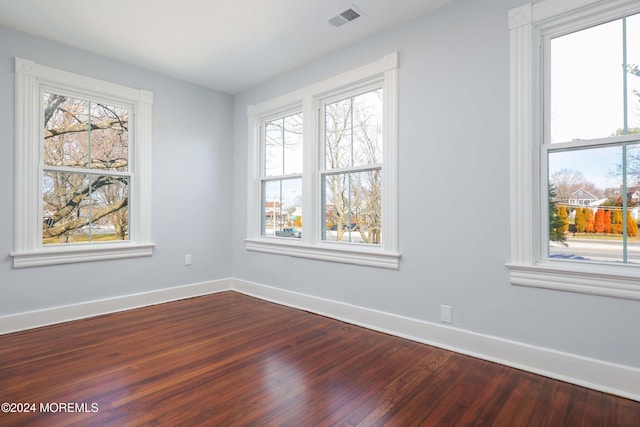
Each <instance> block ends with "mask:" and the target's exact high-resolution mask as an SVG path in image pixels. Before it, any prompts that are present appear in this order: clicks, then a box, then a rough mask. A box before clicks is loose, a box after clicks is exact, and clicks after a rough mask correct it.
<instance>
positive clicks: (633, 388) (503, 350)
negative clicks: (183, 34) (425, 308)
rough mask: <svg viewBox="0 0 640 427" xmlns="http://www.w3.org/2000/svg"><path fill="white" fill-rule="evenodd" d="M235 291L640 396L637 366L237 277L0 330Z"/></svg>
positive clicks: (44, 313) (19, 319)
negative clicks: (480, 332)
mask: <svg viewBox="0 0 640 427" xmlns="http://www.w3.org/2000/svg"><path fill="white" fill-rule="evenodd" d="M227 290H233V291H236V292H240V293H243V294H246V295H250V296H254V297H256V298H260V299H263V300H266V301H271V302H275V303H277V304H281V305H285V306H289V307H294V308H298V309H302V310H306V311H309V312H312V313H317V314H321V315H323V316H327V317H331V318H334V319H337V320H342V321H344V322H347V323H351V324H354V325H358V326H362V327H365V328H368V329H372V330H376V331H380V332H384V333H387V334H390V335H395V336H398V337H402V338H407V339H410V340H412V341H417V342H421V343H424V344H429V345H433V346H435V347H440V348H443V349H446V350H451V351H455V352H457V353H461V354H466V355H469V356H473V357H477V358H479V359H484V360H488V361H491V362H496V363H500V364H503V365H506V366H511V367H514V368H518V369H522V370H524V371H529V372H533V373H535V374H539V375H543V376H546V377H549V378H555V379H558V380H561V381H565V382H568V383H572V384H576V385H580V386H584V387H588V388H591V389H594V390H599V391H603V392H605V393H611V394H615V395H618V396H622V397H626V398H628V399H632V400H636V401H640V382H639V381H637V379H638V378H640V369H638V368H634V367H630V366H624V365H618V364H614V363H609V362H605V361H602V360H597V359H590V358H587V357H583V356H579V355H575V354H569V353H563V352H559V351H556V350H551V349H548V348H543V347H536V346H532V345H529V344H525V343H521V342H517V341H511V340H506V339H502V338H497V337H494V336H490V335H483V334H479V333H476V332H471V331H467V330H464V329H459V328H454V327H450V326H444V325H440V324H436V323H430V322H425V321H422V320H418V319H413V318H409V317H403V316H399V315H395V314H391V313H385V312H382V311H377V310H373V309H370V308H365V307H359V306H355V305H351V304H346V303H343V302H338V301H333V300H328V299H324V298H319V297H315V296H311V295H306V294H301V293H297V292H291V291H287V290H283V289H279V288H274V287H270V286H266V285H262V284H259V283H253V282H248V281H244V280H238V279H221V280H214V281H210V282H202V283H195V284H191V285H184V286H177V287H173V288H168V289H160V290H156V291H151V292H144V293H139V294H133V295H124V296H120V297H115V298H109V299H104V300H97V301H89V302H86V303H82V304H74V305H68V306H62V307H54V308H49V309H45V310H38V311H31V312H26V313H18V314H14V315H8V316H0V334H6V333H11V332H17V331H21V330H25V329H31V328H37V327H40V326H46V325H51V324H55V323H61V322H68V321H71V320H77V319H83V318H87V317H93V316H98V315H101V314H107V313H114V312H118V311H124V310H130V309H134V308H139V307H145V306H149V305H154V304H160V303H164V302H170V301H175V300H179V299H184V298H191V297H195V296H200V295H207V294H212V293H216V292H222V291H227Z"/></svg>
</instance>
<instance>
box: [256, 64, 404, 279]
mask: <svg viewBox="0 0 640 427" xmlns="http://www.w3.org/2000/svg"><path fill="white" fill-rule="evenodd" d="M397 85H398V81H397V54H391V55H387V56H385V57H384V58H382V59H380V60H379V61H376V62H374V63H371V64H368V65H365V66H363V67H361V68H358V69H356V70H352V71H350V72H347V73H344V74H341V75H339V76H336V77H334V78H331V79H328V80H325V81H322V82H319V83H317V84H314V85H312V86H309V87H306V88H304V89H301V90H299V91H296V92H293V93H290V94H286V95H283V96H281V97H279V98H276V99H274V100H271V101H267V102H264V103H261V104H259V105H254V106H251V107H249V109H248V115H249V129H250V132H249V133H250V136H249V147H250V149H249V192H248V197H249V199H248V206H249V209H248V211H249V216H248V223H247V239H246V247H247V249H249V250H253V251H261V252H268V253H277V254H286V255H290V256H297V257H304V258H312V259H320V260H325V261H334V262H342V263H351V264H359V265H367V266H377V267H383V268H398V262H399V254H398V196H397V174H398V171H397V132H398V131H397V114H398V113H397V90H398V89H397Z"/></svg>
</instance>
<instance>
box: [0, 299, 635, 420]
mask: <svg viewBox="0 0 640 427" xmlns="http://www.w3.org/2000/svg"><path fill="white" fill-rule="evenodd" d="M1 402H14V403H16V405H17V404H24V403H27V404H35V405H36V407H35V408H33V406H32V407H31V408H29V409H35V412H29V413H0V425H1V426H48V427H49V426H72V425H77V426H154V425H156V426H209V425H210V426H382V425H385V426H456V425H461V426H471V425H475V426H536V427H539V426H598V427H602V426H640V402H635V401H631V400H627V399H623V398H619V397H615V396H611V395H608V394H605V393H600V392H596V391H593V390H588V389H585V388H582V387H577V386H574V385H570V384H566V383H563V382H560V381H556V380H551V379H548V378H544V377H541V376H537V375H534V374H530V373H527V372H522V371H519V370H516V369H512V368H508V367H504V366H501V365H498V364H494V363H490V362H486V361H483V360H479V359H474V358H472V357H467V356H463V355H460V354H456V353H452V352H449V351H444V350H441V349H437V348H434V347H430V346H427V345H423V344H419V343H415V342H412V341H408V340H404V339H401V338H397V337H393V336H388V335H385V334H381V333H378V332H374V331H370V330H366V329H363V328H359V327H357V326H353V325H349V324H346V323H342V322H339V321H336V320H333V319H328V318H325V317H322V316H317V315H314V314H310V313H307V312H304V311H300V310H295V309H291V308H287V307H283V306H280V305H277V304H272V303H268V302H265V301H261V300H258V299H254V298H250V297H248V296H245V295H241V294H238V293H235V292H223V293H219V294H215V295H210V296H205V297H199V298H192V299H187V300H182V301H176V302H172V303H167V304H161V305H157V306H153V307H146V308H141V309H137V310H131V311H127V312H122V313H115V314H109V315H105V316H99V317H94V318H91V319H85V320H80V321H75V322H69V323H64V324H59V325H53V326H48V327H44V328H38V329H33V330H29V331H23V332H17V333H13V334H8V335H4V336H0V403H1ZM64 404H67V405H66V408H65V406H64ZM42 405H45V406H44V407H42ZM46 405H49V406H46ZM69 408H71V409H72V410H74V411H77V412H69ZM13 409H19V408H18V407H17V406H15V407H14V408H13ZM43 409H44V410H43Z"/></svg>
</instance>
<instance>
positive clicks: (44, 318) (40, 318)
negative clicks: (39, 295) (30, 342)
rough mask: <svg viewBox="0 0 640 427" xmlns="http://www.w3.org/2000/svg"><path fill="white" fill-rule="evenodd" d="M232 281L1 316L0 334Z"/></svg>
mask: <svg viewBox="0 0 640 427" xmlns="http://www.w3.org/2000/svg"><path fill="white" fill-rule="evenodd" d="M232 283H233V282H232V281H231V280H230V279H221V280H214V281H210V282H202V283H194V284H190V285H184V286H176V287H173V288H167V289H159V290H156V291H150V292H143V293H139V294H132V295H124V296H119V297H115V298H108V299H102V300H96V301H89V302H84V303H81V304H73V305H66V306H61V307H53V308H48V309H44V310H37V311H30V312H26V313H18V314H13V315H8V316H0V334H8V333H11V332H17V331H22V330H25V329H32V328H38V327H40V326H47V325H52V324H55V323H62V322H68V321H71V320H78V319H85V318H87V317H93V316H99V315H101V314H108V313H115V312H117V311H124V310H131V309H133V308H139V307H146V306H149V305H155V304H161V303H163V302H170V301H176V300H180V299H185V298H191V297H196V296H200V295H207V294H212V293H215V292H221V291H226V290H231V286H232Z"/></svg>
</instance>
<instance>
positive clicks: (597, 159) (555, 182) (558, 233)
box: [549, 146, 624, 262]
mask: <svg viewBox="0 0 640 427" xmlns="http://www.w3.org/2000/svg"><path fill="white" fill-rule="evenodd" d="M622 150H623V148H622V147H619V146H618V147H605V148H594V149H585V150H574V151H564V152H555V153H550V154H549V223H550V226H549V229H550V231H549V233H550V236H549V256H550V257H551V258H558V259H577V260H595V261H614V262H622V261H623V260H624V259H623V247H624V246H623V243H624V238H623V228H622V217H623V211H622V194H623V180H622V173H621V170H622V169H621V167H622Z"/></svg>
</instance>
